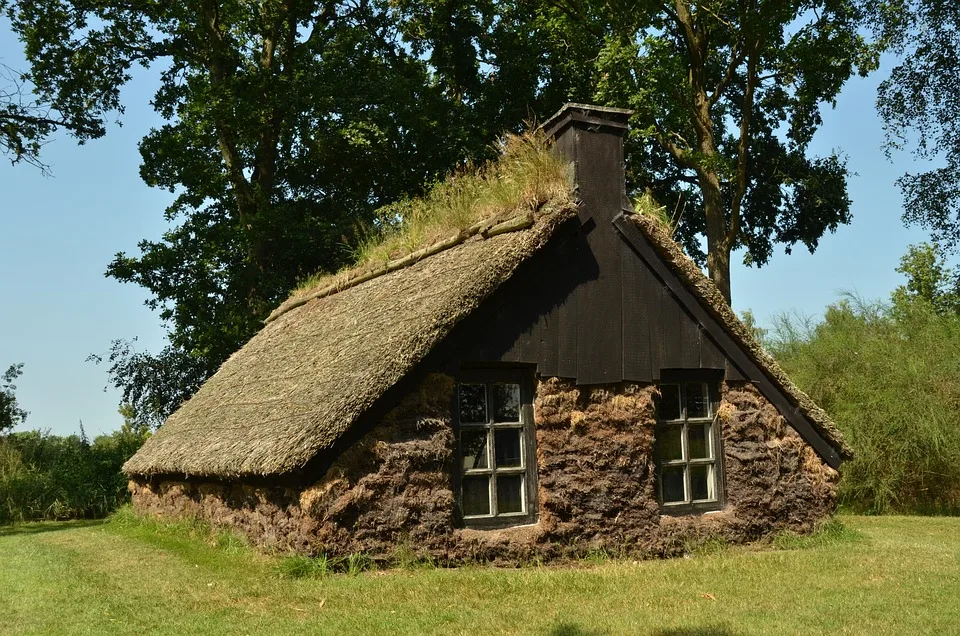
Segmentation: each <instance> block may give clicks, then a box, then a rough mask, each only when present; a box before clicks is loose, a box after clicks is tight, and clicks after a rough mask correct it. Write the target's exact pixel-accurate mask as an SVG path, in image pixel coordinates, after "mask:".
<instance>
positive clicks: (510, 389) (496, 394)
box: [493, 384, 520, 422]
mask: <svg viewBox="0 0 960 636" xmlns="http://www.w3.org/2000/svg"><path fill="white" fill-rule="evenodd" d="M493 421H494V422H519V421H520V385H519V384H494V385H493Z"/></svg>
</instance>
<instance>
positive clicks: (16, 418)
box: [0, 363, 27, 433]
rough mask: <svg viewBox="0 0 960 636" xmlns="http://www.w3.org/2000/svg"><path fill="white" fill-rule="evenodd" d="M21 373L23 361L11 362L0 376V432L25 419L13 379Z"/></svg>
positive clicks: (25, 415) (24, 412) (25, 413)
mask: <svg viewBox="0 0 960 636" xmlns="http://www.w3.org/2000/svg"><path fill="white" fill-rule="evenodd" d="M22 373H23V363H20V364H12V365H10V367H9V368H8V369H7V370H6V371H5V372H4V374H3V375H2V376H0V433H5V432H8V431H10V430H12V429H13V427H15V426H17V425H18V424H22V423H23V422H24V421H25V420H26V419H27V412H26V411H24V410H23V409H22V408H20V405H19V404H18V403H17V396H16V394H15V393H14V391H16V390H17V387H16V385H15V384H14V383H13V382H14V380H16V379H17V378H19V377H20V375H21V374H22Z"/></svg>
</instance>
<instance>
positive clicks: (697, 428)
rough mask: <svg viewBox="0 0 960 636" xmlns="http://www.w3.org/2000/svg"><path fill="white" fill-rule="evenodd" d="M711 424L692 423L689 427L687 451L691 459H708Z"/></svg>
mask: <svg viewBox="0 0 960 636" xmlns="http://www.w3.org/2000/svg"><path fill="white" fill-rule="evenodd" d="M711 427H712V425H711V424H690V425H688V427H687V452H688V453H689V455H690V459H708V458H709V457H711V455H710V428H711Z"/></svg>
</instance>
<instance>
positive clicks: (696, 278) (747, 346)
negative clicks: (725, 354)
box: [629, 214, 853, 458]
mask: <svg viewBox="0 0 960 636" xmlns="http://www.w3.org/2000/svg"><path fill="white" fill-rule="evenodd" d="M629 218H630V220H631V221H633V222H634V223H635V224H636V225H637V227H639V228H640V230H641V231H642V232H643V234H644V236H646V237H647V239H648V240H649V241H650V243H651V244H652V245H653V247H654V249H656V250H657V252H658V253H659V255H660V257H661V258H662V259H663V260H664V261H665V262H666V263H667V264H668V265H669V266H670V267H671V269H673V271H674V272H676V273H677V274H678V275H679V276H680V279H681V280H682V281H683V282H684V283H686V285H687V287H689V288H690V289H691V290H692V291H693V292H694V295H695V296H696V297H697V298H698V299H699V300H700V304H701V305H702V306H703V308H704V309H706V310H707V311H708V312H710V314H712V315H713V317H714V318H716V319H717V320H718V321H719V323H720V324H721V325H722V326H723V327H724V328H725V329H726V331H727V333H729V334H730V336H731V337H732V338H733V339H734V341H736V342H737V343H739V344H740V345H741V346H742V347H743V348H744V350H746V351H747V352H748V353H749V354H750V356H751V357H752V358H753V359H754V360H755V361H756V362H757V364H758V365H759V366H760V368H761V370H762V371H764V372H765V373H766V374H767V376H768V377H769V378H770V380H771V381H772V382H773V383H774V384H776V385H777V386H778V387H779V388H780V390H782V391H783V392H784V394H786V396H787V397H788V398H789V399H790V401H791V402H793V403H794V404H795V405H796V406H797V408H799V409H800V411H801V412H802V413H803V414H804V415H805V416H806V417H807V419H808V420H810V422H811V423H812V424H813V425H814V427H815V428H816V429H817V430H818V431H819V432H820V434H821V435H823V437H824V439H825V440H827V442H829V443H830V445H831V446H833V447H834V448H835V449H836V450H837V452H838V453H839V454H840V456H841V457H844V458H849V457H852V456H853V449H851V448H850V446H848V445H847V443H846V442H845V441H844V439H843V436H842V435H841V434H840V430H839V429H838V428H837V425H836V423H834V421H833V420H832V419H830V416H829V415H827V413H826V412H825V411H824V410H823V409H821V408H820V407H819V406H817V404H816V402H814V401H813V399H811V398H810V396H808V395H807V394H806V393H804V392H803V391H801V390H800V389H799V388H798V387H797V385H795V384H794V383H793V382H791V381H790V378H788V377H787V374H786V373H784V371H783V369H781V368H780V365H779V364H777V361H776V360H774V359H773V356H771V355H770V354H769V353H767V351H766V350H765V349H764V348H763V347H762V346H760V343H758V342H757V341H756V339H755V338H754V337H753V336H752V335H751V334H750V331H749V330H748V329H747V327H746V326H745V325H744V324H743V323H742V322H741V321H740V319H739V318H738V317H737V315H736V314H735V313H734V312H733V310H732V309H731V308H730V305H728V304H727V301H726V300H724V298H723V295H722V294H721V293H720V290H719V289H717V286H716V285H715V284H714V283H713V281H712V280H710V279H709V278H707V277H706V276H704V275H703V271H702V270H701V269H700V268H699V267H697V265H696V263H694V262H693V261H692V260H690V258H689V257H688V256H687V255H686V254H684V253H683V251H682V250H681V249H680V246H679V245H677V243H676V242H675V241H674V240H673V239H672V238H671V237H670V233H669V231H668V230H667V228H665V227H664V226H663V224H662V223H661V222H660V221H659V220H657V219H656V218H653V217H651V216H648V215H644V214H633V215H631V216H630V217H629Z"/></svg>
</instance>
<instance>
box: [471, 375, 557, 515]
mask: <svg viewBox="0 0 960 636" xmlns="http://www.w3.org/2000/svg"><path fill="white" fill-rule="evenodd" d="M456 380H457V386H456V391H455V393H454V402H453V409H452V410H453V429H454V437H455V449H454V450H455V453H454V458H453V459H454V461H453V488H454V508H455V514H456V518H457V521H458V522H459V524H460V525H461V526H462V527H465V528H471V529H477V530H486V529H499V528H508V527H512V526H521V525H528V524H532V523H536V522H537V520H538V518H539V505H538V501H537V492H538V489H537V446H536V431H535V427H534V420H533V392H534V388H533V387H534V381H533V380H534V378H533V372H532V370H527V369H518V368H502V369H500V368H491V369H467V370H461V372H460V373H459V374H458V376H457V378H456ZM463 384H483V385H484V386H485V387H486V388H485V393H486V408H487V421H486V422H484V423H474V422H470V423H463V422H461V421H460V386H461V385H463ZM497 384H518V385H519V386H520V409H519V413H520V418H519V419H520V421H519V422H516V423H515V422H494V421H493V420H494V419H495V418H494V415H493V408H492V407H493V395H492V393H493V392H492V391H491V390H490V387H491V386H492V385H497ZM510 429H518V430H519V431H520V449H521V450H520V453H521V465H520V466H519V467H497V466H496V461H495V460H496V447H495V441H494V438H495V432H496V431H497V430H510ZM465 430H485V431H487V436H488V437H487V446H486V452H487V458H488V461H487V467H486V468H482V469H467V470H465V469H464V468H463V446H462V433H463V432H464V431H465ZM469 475H475V476H480V475H489V481H488V488H489V497H490V514H489V515H475V516H466V515H464V514H463V478H464V477H465V476H469ZM497 475H521V476H522V477H521V479H522V484H523V485H522V486H521V496H522V506H523V510H522V512H506V513H501V512H499V511H498V510H497V488H496V479H497Z"/></svg>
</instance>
